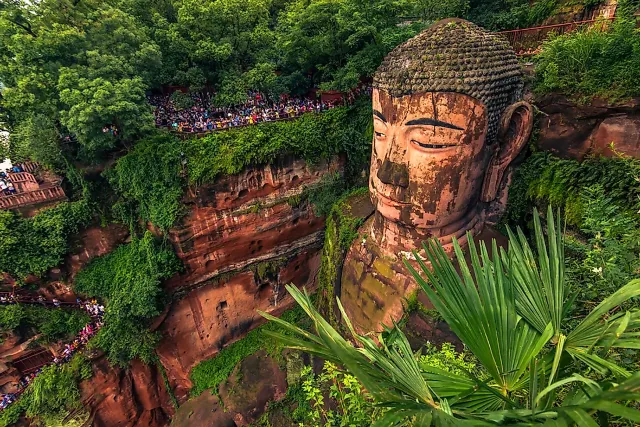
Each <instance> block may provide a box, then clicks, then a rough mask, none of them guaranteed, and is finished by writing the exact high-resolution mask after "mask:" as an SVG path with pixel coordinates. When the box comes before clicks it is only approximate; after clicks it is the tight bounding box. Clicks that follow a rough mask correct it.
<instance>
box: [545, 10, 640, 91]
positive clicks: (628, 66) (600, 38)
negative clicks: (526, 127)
mask: <svg viewBox="0 0 640 427" xmlns="http://www.w3.org/2000/svg"><path fill="white" fill-rule="evenodd" d="M602 25H609V26H610V29H609V30H602V28H601V25H596V26H595V27H593V28H590V29H585V30H581V31H577V32H573V33H569V34H565V35H561V36H558V37H556V38H553V39H551V40H550V41H548V42H546V43H545V44H544V45H543V50H542V52H541V53H540V54H539V55H538V56H537V57H536V82H535V91H536V92H538V93H548V92H559V93H564V94H566V95H569V96H575V97H579V98H581V99H583V100H590V99H592V98H593V97H602V98H607V99H610V100H618V99H624V98H628V97H633V96H638V95H640V33H639V32H638V30H637V29H636V28H635V23H633V22H632V21H629V20H624V19H618V20H617V21H616V22H614V23H610V24H609V23H607V24H604V23H603V24H602Z"/></svg>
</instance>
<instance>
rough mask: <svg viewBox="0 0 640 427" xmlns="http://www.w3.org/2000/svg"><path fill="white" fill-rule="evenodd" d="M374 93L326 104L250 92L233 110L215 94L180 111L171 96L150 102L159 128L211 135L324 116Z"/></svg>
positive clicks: (194, 98)
mask: <svg viewBox="0 0 640 427" xmlns="http://www.w3.org/2000/svg"><path fill="white" fill-rule="evenodd" d="M363 92H367V93H369V94H370V93H371V88H370V87H367V86H362V87H358V88H356V89H354V90H352V91H351V92H349V93H347V94H346V95H345V97H344V99H343V100H341V101H322V100H319V99H312V98H299V97H287V96H281V97H280V100H278V101H272V100H269V99H267V97H265V96H264V95H263V94H261V93H259V92H249V93H248V95H247V102H245V103H244V104H242V105H236V106H232V107H215V106H214V105H213V103H212V99H213V97H214V95H215V94H214V93H213V92H208V91H204V92H197V93H191V94H189V95H188V96H189V97H190V98H191V100H190V104H192V106H191V107H189V108H184V109H180V108H178V107H177V106H176V105H175V103H174V100H173V99H172V97H171V96H170V95H153V96H150V97H149V102H150V103H151V105H153V107H154V116H155V121H156V126H158V127H165V128H168V129H170V130H173V131H176V132H196V133H199V132H211V131H216V130H221V129H228V128H233V127H238V126H248V125H253V124H257V123H263V122H273V121H277V120H283V119H292V118H295V117H298V116H300V115H302V114H304V113H310V112H315V113H320V112H323V111H326V110H329V109H331V108H334V107H336V106H338V105H342V104H343V103H345V102H347V103H351V102H353V100H355V98H356V97H357V96H358V95H359V94H361V93H363Z"/></svg>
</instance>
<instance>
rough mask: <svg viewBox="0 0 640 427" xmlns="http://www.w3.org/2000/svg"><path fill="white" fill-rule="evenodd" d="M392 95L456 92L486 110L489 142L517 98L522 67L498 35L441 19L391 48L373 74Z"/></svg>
mask: <svg viewBox="0 0 640 427" xmlns="http://www.w3.org/2000/svg"><path fill="white" fill-rule="evenodd" d="M373 87H374V88H376V89H380V90H384V91H386V92H387V93H389V94H390V95H391V96H393V97H400V96H404V95H411V94H414V93H423V92H456V93H461V94H465V95H468V96H471V97H473V98H476V99H478V100H479V101H481V102H482V103H484V105H485V106H486V108H487V116H488V129H487V143H488V144H491V143H493V142H494V141H495V139H496V136H497V134H498V129H499V127H500V118H501V115H502V113H503V112H504V111H505V110H506V109H507V107H509V106H510V105H512V104H514V103H516V102H517V101H519V100H521V99H522V96H523V87H524V82H523V78H522V69H521V68H520V65H519V64H518V59H517V57H516V55H515V52H514V51H513V49H512V48H511V47H510V46H509V43H508V42H507V41H506V39H504V38H503V37H502V36H499V35H497V34H493V33H491V32H489V31H486V30H484V29H482V28H480V27H478V26H477V25H475V24H473V23H471V22H468V21H465V20H462V19H446V20H442V21H439V22H437V23H435V24H433V25H432V26H431V27H429V28H427V29H426V30H424V31H422V32H421V33H420V34H418V35H417V36H415V37H413V38H411V39H410V40H408V41H407V42H405V43H403V44H401V45H400V46H398V47H396V48H395V49H393V50H392V51H391V52H390V53H389V54H388V55H387V56H386V58H385V59H384V61H383V62H382V64H381V65H380V67H379V68H378V70H377V71H376V73H375V75H374V78H373Z"/></svg>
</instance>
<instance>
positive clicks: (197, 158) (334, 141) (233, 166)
mask: <svg viewBox="0 0 640 427" xmlns="http://www.w3.org/2000/svg"><path fill="white" fill-rule="evenodd" d="M370 104H371V102H370V100H367V99H366V98H363V99H362V100H361V101H360V102H359V103H357V104H356V105H355V106H353V107H338V108H334V109H332V110H329V111H326V112H324V113H322V114H312V113H310V114H305V115H303V116H302V117H300V118H299V119H297V120H293V121H285V122H275V123H264V124H261V125H257V126H248V127H245V128H240V129H232V130H227V131H224V132H215V133H211V134H209V135H207V136H205V137H204V138H199V139H193V140H189V141H186V142H185V144H184V152H185V153H186V156H187V160H188V169H189V181H190V182H191V183H196V184H204V183H209V182H213V180H214V179H215V178H216V177H218V176H219V175H221V174H229V175H231V174H235V173H238V172H240V171H241V170H242V169H243V168H244V167H246V166H250V165H257V164H266V163H269V162H272V161H274V160H275V159H276V158H277V157H279V156H282V155H287V154H290V155H294V156H296V157H298V158H302V159H304V160H307V161H308V162H311V163H314V162H317V161H318V160H320V159H328V158H330V157H331V156H334V155H337V154H341V153H347V156H348V167H349V168H348V170H347V175H350V174H351V175H354V174H357V173H359V172H360V171H361V170H362V167H363V165H364V164H366V159H367V157H368V155H369V154H370V151H369V150H370V146H371V138H369V127H370V123H371V117H372V116H371V110H370V108H371V107H370Z"/></svg>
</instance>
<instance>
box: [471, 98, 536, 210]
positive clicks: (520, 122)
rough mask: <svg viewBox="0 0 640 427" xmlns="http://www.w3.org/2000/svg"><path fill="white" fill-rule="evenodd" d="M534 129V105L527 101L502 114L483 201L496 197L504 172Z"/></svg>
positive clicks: (509, 108) (511, 107)
mask: <svg viewBox="0 0 640 427" xmlns="http://www.w3.org/2000/svg"><path fill="white" fill-rule="evenodd" d="M532 129H533V107H532V106H531V104H529V103H528V102H526V101H520V102H517V103H515V104H512V105H510V106H509V107H508V108H507V109H506V110H505V111H504V113H503V114H502V118H501V119H500V127H499V128H498V135H497V144H499V146H498V147H497V148H496V153H495V154H494V156H493V158H492V159H491V161H490V162H489V168H488V169H487V173H486V175H485V178H484V186H483V188H482V197H481V199H482V201H483V202H491V201H493V200H494V199H495V198H496V195H497V194H498V190H499V189H500V184H501V183H502V178H503V176H504V172H505V171H506V170H507V168H508V167H509V165H510V164H511V162H512V161H513V160H514V159H515V158H516V157H518V154H520V151H522V149H523V148H524V147H525V145H527V142H528V141H529V137H530V136H531V130H532Z"/></svg>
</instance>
